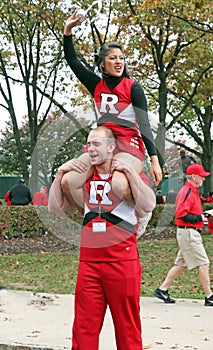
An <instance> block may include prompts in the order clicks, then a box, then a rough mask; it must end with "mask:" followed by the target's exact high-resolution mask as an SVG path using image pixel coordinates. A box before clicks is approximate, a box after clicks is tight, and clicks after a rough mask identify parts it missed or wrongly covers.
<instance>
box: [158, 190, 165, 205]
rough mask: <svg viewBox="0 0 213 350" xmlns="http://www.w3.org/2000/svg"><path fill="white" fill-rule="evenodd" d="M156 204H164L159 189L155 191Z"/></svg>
mask: <svg viewBox="0 0 213 350" xmlns="http://www.w3.org/2000/svg"><path fill="white" fill-rule="evenodd" d="M156 204H165V200H164V197H163V195H162V192H161V190H160V189H158V190H157V191H156Z"/></svg>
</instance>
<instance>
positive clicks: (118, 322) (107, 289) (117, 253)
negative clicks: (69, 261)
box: [72, 173, 143, 350]
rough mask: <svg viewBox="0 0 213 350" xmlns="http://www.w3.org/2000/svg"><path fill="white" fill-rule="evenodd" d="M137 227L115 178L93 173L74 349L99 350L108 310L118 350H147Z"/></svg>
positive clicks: (87, 195) (88, 185)
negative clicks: (115, 188)
mask: <svg viewBox="0 0 213 350" xmlns="http://www.w3.org/2000/svg"><path fill="white" fill-rule="evenodd" d="M99 214H100V216H99ZM97 223H98V225H99V224H101V226H100V227H101V230H100V231H98V230H96V228H97V227H96V224H97ZM136 223H137V218H136V216H135V212H134V209H133V208H131V207H130V206H128V204H126V203H125V202H124V201H122V200H120V199H119V198H117V197H116V196H115V194H114V193H113V192H112V190H111V177H107V179H104V178H103V176H99V175H98V174H97V173H95V174H94V175H93V176H92V178H90V179H89V180H88V181H87V183H86V184H85V215H84V221H83V227H82V236H81V246H80V263H79V270H78V277H77V283H76V291H75V318H74V323H73V337H72V350H78V349H81V350H88V349H93V350H98V347H99V335H100V332H101V328H102V325H103V321H104V316H105V313H106V308H107V306H109V308H110V311H111V314H112V318H113V323H114V328H115V337H116V345H117V349H118V350H123V349H125V350H142V349H143V347H142V337H141V321H140V285H141V271H142V269H141V265H140V261H139V254H138V250H137V246H136V235H135V232H136V226H135V225H136ZM94 224H95V226H94ZM98 227H99V226H98Z"/></svg>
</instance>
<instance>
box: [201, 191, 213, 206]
mask: <svg viewBox="0 0 213 350" xmlns="http://www.w3.org/2000/svg"><path fill="white" fill-rule="evenodd" d="M200 199H201V202H202V203H213V192H209V194H208V197H206V198H204V197H202V196H201V197H200Z"/></svg>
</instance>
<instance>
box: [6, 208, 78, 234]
mask: <svg viewBox="0 0 213 350" xmlns="http://www.w3.org/2000/svg"><path fill="white" fill-rule="evenodd" d="M81 220H82V219H81V216H80V215H79V214H78V213H77V211H76V210H73V211H72V213H71V216H69V215H65V214H64V215H63V216H57V215H52V214H50V213H49V212H48V210H47V207H34V206H32V205H28V206H11V207H6V206H1V207H0V232H1V233H3V234H4V235H5V236H6V237H7V238H8V239H12V238H24V237H35V236H41V235H42V233H43V230H45V231H47V232H48V233H49V234H55V235H57V236H60V237H61V238H62V239H65V238H66V239H67V240H68V239H69V238H70V237H71V236H72V234H74V233H75V234H76V231H78V232H79V233H80V223H81Z"/></svg>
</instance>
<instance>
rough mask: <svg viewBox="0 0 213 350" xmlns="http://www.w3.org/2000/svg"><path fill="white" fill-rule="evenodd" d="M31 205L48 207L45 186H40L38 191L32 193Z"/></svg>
mask: <svg viewBox="0 0 213 350" xmlns="http://www.w3.org/2000/svg"><path fill="white" fill-rule="evenodd" d="M33 205H39V206H42V205H44V206H47V205H48V195H47V186H41V188H40V191H39V192H35V193H34V196H33Z"/></svg>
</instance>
